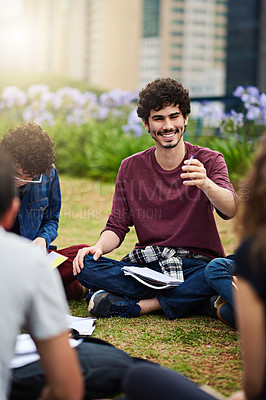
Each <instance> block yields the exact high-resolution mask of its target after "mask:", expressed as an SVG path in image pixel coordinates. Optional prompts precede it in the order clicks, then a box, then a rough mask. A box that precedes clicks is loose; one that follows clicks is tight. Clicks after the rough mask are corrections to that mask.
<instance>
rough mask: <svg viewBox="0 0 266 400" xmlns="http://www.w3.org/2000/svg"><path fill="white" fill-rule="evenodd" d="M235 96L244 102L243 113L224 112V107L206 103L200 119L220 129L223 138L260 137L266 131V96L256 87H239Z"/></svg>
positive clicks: (202, 108)
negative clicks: (229, 136) (232, 135)
mask: <svg viewBox="0 0 266 400" xmlns="http://www.w3.org/2000/svg"><path fill="white" fill-rule="evenodd" d="M233 96H235V97H236V98H239V99H240V100H241V101H242V108H243V110H242V112H236V111H235V110H233V109H232V110H230V112H229V113H225V112H223V109H222V106H221V105H220V106H219V105H217V104H212V103H205V104H203V105H202V107H201V110H200V118H202V119H203V120H204V121H205V123H206V124H209V125H212V126H214V127H216V128H218V131H219V133H220V135H221V136H226V135H227V134H230V135H231V134H234V135H235V136H236V137H237V138H241V137H242V139H243V137H244V138H245V139H250V138H251V137H258V136H260V135H261V133H262V132H263V131H264V130H266V128H265V126H266V94H265V93H260V91H259V89H258V88H257V87H255V86H248V87H246V88H244V87H243V86H238V87H237V88H236V90H235V91H234V92H233Z"/></svg>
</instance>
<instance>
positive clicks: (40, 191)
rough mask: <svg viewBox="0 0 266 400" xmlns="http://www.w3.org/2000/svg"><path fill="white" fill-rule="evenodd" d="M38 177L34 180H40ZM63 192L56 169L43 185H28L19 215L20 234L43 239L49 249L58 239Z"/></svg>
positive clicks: (44, 178)
mask: <svg viewBox="0 0 266 400" xmlns="http://www.w3.org/2000/svg"><path fill="white" fill-rule="evenodd" d="M39 178H40V175H37V176H36V177H35V178H34V179H36V180H37V179H39ZM60 208H61V190H60V183H59V178H58V173H57V170H56V168H55V167H54V166H53V168H52V170H51V173H50V174H49V175H43V177H42V181H41V183H28V184H27V185H26V187H25V193H24V195H23V198H22V200H21V205H20V210H19V213H18V219H19V227H20V234H21V236H24V237H26V238H28V239H30V240H34V239H35V238H36V237H40V236H41V237H43V238H44V239H45V240H46V243H47V247H49V245H50V243H51V242H52V241H53V240H54V239H55V238H56V237H57V230H58V223H59V214H60Z"/></svg>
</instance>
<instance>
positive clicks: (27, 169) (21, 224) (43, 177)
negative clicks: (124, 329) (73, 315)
mask: <svg viewBox="0 0 266 400" xmlns="http://www.w3.org/2000/svg"><path fill="white" fill-rule="evenodd" d="M0 148H1V149H2V150H3V151H5V152H7V153H8V154H9V155H10V156H11V158H12V160H13V162H14V164H15V166H16V176H15V182H16V186H17V195H18V197H19V198H20V201H21V204H20V209H19V212H18V216H17V218H16V220H15V223H14V225H13V227H12V228H11V229H10V230H11V231H12V232H14V233H16V234H18V235H20V236H23V237H25V238H28V239H30V240H32V242H33V243H34V244H35V245H38V246H39V247H41V248H42V249H43V251H49V250H55V249H56V247H55V246H51V243H52V242H53V241H54V240H55V238H56V237H57V235H58V233H57V231H58V224H59V214H60V208H61V190H60V182H59V178H58V173H57V170H56V168H55V166H54V161H55V151H54V142H53V140H52V138H51V137H50V135H49V134H48V133H47V132H46V131H45V130H43V129H42V128H41V126H39V125H37V124H35V123H28V124H22V125H19V126H16V127H14V128H12V129H10V130H9V131H8V132H7V133H6V134H5V135H4V137H3V139H2V141H1V143H0ZM82 247H84V245H83V244H82V245H76V246H71V247H68V248H66V249H63V250H59V251H58V252H59V253H60V254H63V255H65V256H67V257H68V260H67V261H65V262H64V263H63V264H61V265H60V266H59V267H58V269H59V272H60V275H61V277H62V280H63V283H64V287H65V291H66V295H67V297H68V298H69V299H71V298H72V299H79V298H81V297H82V295H83V288H82V286H81V284H80V283H79V282H78V281H77V280H76V279H75V277H74V276H73V273H72V261H73V258H74V257H75V255H76V254H77V251H78V250H79V248H82Z"/></svg>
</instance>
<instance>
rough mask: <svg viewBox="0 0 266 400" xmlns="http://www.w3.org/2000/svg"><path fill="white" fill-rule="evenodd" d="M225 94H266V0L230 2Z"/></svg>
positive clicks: (232, 0)
mask: <svg viewBox="0 0 266 400" xmlns="http://www.w3.org/2000/svg"><path fill="white" fill-rule="evenodd" d="M226 76H227V79H226V92H227V94H228V95H230V94H231V93H232V91H233V90H234V89H235V88H236V87H237V86H238V85H242V86H248V85H252V86H257V87H259V89H260V90H261V91H264V92H265V91H266V0H252V1H250V0H229V12H228V50H227V74H226Z"/></svg>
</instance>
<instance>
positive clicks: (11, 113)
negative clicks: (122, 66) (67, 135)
mask: <svg viewBox="0 0 266 400" xmlns="http://www.w3.org/2000/svg"><path fill="white" fill-rule="evenodd" d="M136 100H137V93H135V92H129V91H122V90H118V89H117V90H112V91H110V92H107V93H103V94H102V95H100V96H99V97H97V96H96V94H94V93H91V92H82V91H80V90H79V89H76V88H72V87H63V88H61V89H58V90H57V91H55V92H52V91H50V89H49V87H48V85H44V84H37V85H32V86H30V87H29V88H28V90H27V91H26V92H24V91H22V90H21V89H19V88H18V87H16V86H8V87H6V88H5V89H4V90H3V92H2V94H1V97H0V111H1V113H2V116H4V115H5V114H6V115H7V116H8V119H9V121H10V122H13V123H17V122H29V121H34V122H36V123H37V124H40V125H43V124H44V125H47V126H53V125H55V123H56V122H57V121H61V122H64V123H66V124H68V125H74V126H81V125H83V124H87V123H88V122H89V121H90V120H91V119H93V120H97V121H103V120H106V119H107V118H110V117H111V118H117V119H119V120H121V121H123V122H124V123H125V122H126V120H127V117H128V115H129V114H130V112H131V110H133V109H134V107H135V104H136Z"/></svg>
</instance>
